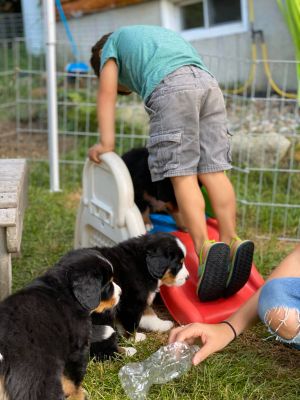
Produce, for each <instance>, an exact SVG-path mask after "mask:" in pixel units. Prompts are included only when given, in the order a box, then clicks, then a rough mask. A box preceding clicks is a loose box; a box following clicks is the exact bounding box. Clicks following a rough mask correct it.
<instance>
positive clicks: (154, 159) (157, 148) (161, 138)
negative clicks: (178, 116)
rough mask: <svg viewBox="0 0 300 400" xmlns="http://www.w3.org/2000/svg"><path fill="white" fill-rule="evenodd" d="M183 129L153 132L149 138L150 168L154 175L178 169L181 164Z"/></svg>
mask: <svg viewBox="0 0 300 400" xmlns="http://www.w3.org/2000/svg"><path fill="white" fill-rule="evenodd" d="M182 133H183V130H182V129H176V130H172V131H167V132H162V133H161V134H152V135H151V136H150V138H149V143H148V150H149V159H148V162H149V168H150V171H151V172H152V174H154V175H163V173H165V172H167V171H169V170H173V169H176V168H177V167H178V166H179V161H180V152H181V140H182Z"/></svg>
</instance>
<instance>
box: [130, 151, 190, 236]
mask: <svg viewBox="0 0 300 400" xmlns="http://www.w3.org/2000/svg"><path fill="white" fill-rule="evenodd" d="M148 157H149V152H148V149H147V148H146V147H139V148H134V149H131V150H129V151H127V152H126V153H124V154H123V155H122V159H123V161H124V163H125V164H126V166H127V168H128V171H129V173H130V176H131V180H132V184H133V189H134V202H135V204H136V205H137V207H138V209H139V210H140V212H141V214H142V217H143V221H144V224H145V227H146V230H147V231H149V230H151V229H152V228H153V226H152V223H151V219H150V213H166V214H169V215H171V216H172V217H173V218H174V220H175V222H176V225H177V227H178V229H181V230H184V231H185V230H186V228H185V226H184V222H183V219H182V216H181V214H180V212H179V210H178V206H177V201H176V197H175V193H174V189H173V186H172V183H171V180H170V178H165V179H163V180H162V181H158V182H152V180H151V174H150V170H149V166H148Z"/></svg>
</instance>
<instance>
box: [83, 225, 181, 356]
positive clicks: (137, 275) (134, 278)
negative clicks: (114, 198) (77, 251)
mask: <svg viewBox="0 0 300 400" xmlns="http://www.w3.org/2000/svg"><path fill="white" fill-rule="evenodd" d="M95 249H96V250H97V251H99V254H101V255H102V256H103V257H105V258H106V259H107V260H109V262H111V264H112V265H113V268H114V281H115V282H116V283H117V284H118V285H119V286H120V287H121V290H122V294H121V298H120V302H119V304H118V305H117V307H116V308H115V309H114V311H113V312H111V311H107V312H105V313H104V314H101V315H96V314H94V315H92V321H93V334H92V343H91V356H92V357H95V358H96V359H98V360H102V359H105V358H107V357H109V356H112V355H113V354H114V353H118V352H120V348H119V347H118V343H117V333H116V330H115V329H116V328H117V331H119V333H121V334H124V333H127V334H133V333H134V332H135V331H136V330H137V329H138V328H141V329H143V330H148V331H161V332H164V331H168V330H169V329H171V328H172V326H173V322H171V321H163V320H161V319H160V318H159V317H158V316H157V315H156V314H155V312H154V310H153V309H152V307H151V306H152V303H153V300H154V297H155V295H156V293H157V292H159V289H160V287H161V286H162V285H167V286H181V285H183V284H184V283H185V282H186V280H187V279H188V277H189V273H188V271H187V269H186V267H185V264H184V258H185V255H186V249H185V246H184V244H183V243H182V242H181V241H180V240H179V239H178V238H176V237H175V236H173V235H171V234H169V233H154V234H146V235H141V236H139V237H136V238H131V239H129V240H126V241H124V242H121V243H119V244H118V245H116V246H114V247H102V248H99V247H96V248H95ZM120 328H121V329H120ZM104 329H105V332H106V335H105V337H104V335H103V332H104ZM109 329H110V332H111V334H110V336H107V334H108V331H109ZM143 336H144V335H143V334H142V335H140V336H139V337H140V338H141V337H142V338H143ZM129 351H130V352H132V349H131V348H130V349H129ZM131 354H132V353H131Z"/></svg>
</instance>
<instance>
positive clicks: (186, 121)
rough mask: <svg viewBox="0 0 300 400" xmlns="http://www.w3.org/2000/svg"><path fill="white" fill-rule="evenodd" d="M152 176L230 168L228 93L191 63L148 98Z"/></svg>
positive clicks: (156, 179) (149, 161) (154, 177)
mask: <svg viewBox="0 0 300 400" xmlns="http://www.w3.org/2000/svg"><path fill="white" fill-rule="evenodd" d="M145 109H146V111H147V113H148V114H149V117H150V133H149V134H150V137H149V141H148V146H147V147H148V150H149V159H148V163H149V168H150V172H151V177H152V181H153V182H155V181H159V180H162V179H164V178H167V177H172V176H183V175H196V174H201V173H209V172H218V171H225V170H228V169H231V155H230V140H229V135H228V131H227V117H226V110H225V104H224V99H223V94H222V92H221V89H220V88H219V85H218V82H217V81H216V79H215V78H214V77H213V76H211V75H210V74H209V73H208V72H206V71H203V70H201V69H200V68H197V67H194V66H191V65H187V66H184V67H181V68H179V69H177V70H176V71H175V72H172V73H171V74H169V75H167V76H166V77H165V78H164V79H163V80H162V81H161V82H160V84H159V85H158V86H157V87H156V88H155V90H154V91H153V92H152V94H151V95H150V96H149V97H148V98H147V100H146V102H145Z"/></svg>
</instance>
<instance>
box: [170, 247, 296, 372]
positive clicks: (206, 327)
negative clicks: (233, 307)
mask: <svg viewBox="0 0 300 400" xmlns="http://www.w3.org/2000/svg"><path fill="white" fill-rule="evenodd" d="M281 277H300V245H298V246H297V247H296V248H295V250H294V251H293V252H292V253H290V254H289V255H288V256H287V257H286V258H285V259H284V260H283V261H282V262H281V263H280V264H279V266H278V267H277V268H276V269H275V270H274V271H273V272H272V274H271V275H270V276H269V278H268V280H270V279H274V278H281ZM259 294H260V290H258V291H257V292H256V293H255V294H254V295H253V296H252V297H251V298H250V299H249V300H248V301H247V302H246V303H244V304H243V305H242V306H241V307H240V308H239V309H238V310H237V311H236V312H235V313H234V314H232V315H231V316H230V317H229V318H227V321H228V322H230V324H231V325H232V326H233V327H234V329H235V331H236V334H237V335H239V334H240V333H242V332H243V331H244V330H246V329H247V328H249V327H250V326H252V325H253V324H254V323H255V322H256V321H257V320H258V316H257V307H258V299H259ZM234 337H235V336H234V332H233V330H232V329H231V327H230V326H228V325H227V324H224V323H219V324H204V323H193V324H189V325H186V326H181V327H178V328H174V329H172V331H171V332H170V336H169V343H172V342H176V341H179V342H187V343H190V344H191V343H193V342H194V341H195V340H196V339H200V341H201V342H202V347H201V349H200V350H199V351H198V352H197V353H196V354H195V356H194V358H193V364H194V365H197V364H199V363H200V362H201V361H203V360H205V359H206V358H207V357H208V356H210V355H211V354H213V353H215V352H217V351H220V350H222V349H223V348H224V347H226V346H227V345H228V344H229V343H230V342H231V341H232V340H233V339H234Z"/></svg>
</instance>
